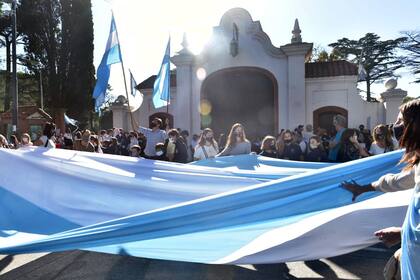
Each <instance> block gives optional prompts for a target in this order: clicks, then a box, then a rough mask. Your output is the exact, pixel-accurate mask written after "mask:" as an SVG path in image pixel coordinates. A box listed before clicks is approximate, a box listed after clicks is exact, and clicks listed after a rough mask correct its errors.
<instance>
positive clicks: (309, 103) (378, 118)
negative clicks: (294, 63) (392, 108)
mask: <svg viewBox="0 0 420 280" xmlns="http://www.w3.org/2000/svg"><path fill="white" fill-rule="evenodd" d="M305 83H306V123H309V124H313V112H314V111H315V110H317V109H319V108H322V107H326V106H337V107H341V108H344V109H346V110H347V111H348V125H349V127H353V128H357V127H358V126H359V125H360V124H364V125H365V126H366V127H367V128H373V127H374V126H375V125H377V124H379V123H384V122H385V119H384V106H383V103H380V102H366V101H365V100H363V99H362V98H361V96H360V95H359V92H358V90H357V77H356V76H338V77H326V78H308V79H306V81H305Z"/></svg>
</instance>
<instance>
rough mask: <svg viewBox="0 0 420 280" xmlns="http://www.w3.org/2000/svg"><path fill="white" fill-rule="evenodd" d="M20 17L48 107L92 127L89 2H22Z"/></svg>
mask: <svg viewBox="0 0 420 280" xmlns="http://www.w3.org/2000/svg"><path fill="white" fill-rule="evenodd" d="M18 15H19V16H20V18H21V19H22V21H21V24H20V25H19V28H20V31H21V32H22V33H23V40H24V48H25V57H24V59H23V60H22V62H23V63H24V65H25V66H26V67H27V69H28V70H29V71H30V72H31V73H38V72H39V69H41V70H42V72H43V74H44V76H45V79H44V84H43V85H44V92H45V103H46V105H47V106H48V107H50V108H65V109H67V111H68V113H69V115H70V116H72V117H73V118H76V119H78V120H80V121H82V122H87V121H88V118H89V115H90V114H89V112H90V111H91V110H92V107H93V104H92V101H91V94H92V89H93V86H94V66H93V21H92V11H91V1H90V0H21V3H20V6H19V7H18Z"/></svg>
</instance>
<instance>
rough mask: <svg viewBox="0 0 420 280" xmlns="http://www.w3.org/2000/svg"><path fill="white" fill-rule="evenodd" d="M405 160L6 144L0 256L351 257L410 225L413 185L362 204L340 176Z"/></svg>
mask: <svg viewBox="0 0 420 280" xmlns="http://www.w3.org/2000/svg"><path fill="white" fill-rule="evenodd" d="M401 155H402V152H401V151H396V152H391V153H387V154H383V155H378V156H374V157H370V158H365V159H361V160H357V161H353V162H349V163H343V164H336V165H331V164H316V163H303V162H291V161H284V160H273V159H267V158H264V157H259V156H256V155H246V156H245V155H244V156H239V157H227V158H220V159H212V160H207V161H204V162H200V163H199V164H198V165H184V164H175V163H168V162H161V161H152V160H146V159H135V158H130V157H121V156H113V155H104V154H94V153H84V152H76V151H70V150H59V149H51V150H48V149H44V148H29V149H23V150H6V149H0V166H2V168H0V202H1V203H0V254H19V253H29V252H53V251H63V250H71V249H84V250H93V251H100V252H108V253H115V254H118V253H123V254H129V255H133V256H140V257H148V258H158V259H168V260H180V261H190V262H202V263H235V264H244V263H248V264H249V263H255V264H258V263H276V262H285V261H298V260H311V259H318V258H324V257H331V256H336V255H340V254H345V253H348V252H351V251H355V250H358V249H361V248H364V247H367V246H370V245H372V244H374V243H376V242H378V240H377V238H375V236H374V235H373V232H375V231H376V230H379V229H381V228H385V227H389V226H396V225H397V226H398V225H401V224H402V222H403V219H404V215H405V213H406V210H407V204H408V202H409V199H410V196H411V195H412V190H408V191H404V192H397V193H387V194H381V193H377V192H372V193H367V194H364V195H362V196H361V197H359V198H358V200H357V202H356V203H352V201H351V198H352V195H351V194H350V193H349V192H347V191H346V190H344V189H342V188H341V187H340V183H341V182H342V181H343V180H350V179H354V180H356V181H358V182H359V183H361V184H365V183H368V182H371V181H373V180H375V179H377V178H379V176H381V175H384V174H386V173H396V172H398V171H399V169H400V168H401V167H399V166H396V164H397V163H398V161H399V159H400V158H401ZM207 166H214V167H207ZM215 167H217V168H215ZM16 170H25V176H17V175H16Z"/></svg>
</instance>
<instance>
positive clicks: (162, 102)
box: [153, 38, 171, 108]
mask: <svg viewBox="0 0 420 280" xmlns="http://www.w3.org/2000/svg"><path fill="white" fill-rule="evenodd" d="M170 59H171V38H169V40H168V44H167V46H166V51H165V55H164V56H163V61H162V65H161V66H160V70H159V73H158V74H157V76H156V80H155V83H154V84H153V106H154V107H155V108H160V107H164V106H167V105H168V104H169V103H170V100H171V93H170V87H171V69H170V68H171V67H170V66H171V65H170V64H171V61H170Z"/></svg>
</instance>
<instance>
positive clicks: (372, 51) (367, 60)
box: [329, 33, 406, 101]
mask: <svg viewBox="0 0 420 280" xmlns="http://www.w3.org/2000/svg"><path fill="white" fill-rule="evenodd" d="M405 40H406V39H405V38H404V37H401V38H397V39H394V40H385V41H381V40H380V37H379V36H378V35H376V34H374V33H367V34H366V35H365V36H364V37H362V38H360V39H358V40H350V39H347V38H342V39H339V40H338V41H337V42H335V43H332V44H329V46H330V47H333V48H334V49H336V50H337V51H338V52H339V53H341V54H342V55H343V57H344V58H346V59H348V60H351V61H352V62H354V63H361V65H362V66H363V67H364V69H365V71H366V75H365V77H364V79H361V81H366V97H367V101H372V98H371V91H370V87H371V85H372V84H373V83H377V82H382V81H383V80H384V79H386V78H390V77H394V76H396V74H395V71H396V70H397V69H399V68H401V67H403V66H404V63H403V61H402V59H401V58H400V57H398V56H397V55H396V50H397V48H398V47H399V46H400V45H401V44H402V43H403V42H405ZM351 56H353V57H352V58H351Z"/></svg>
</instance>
